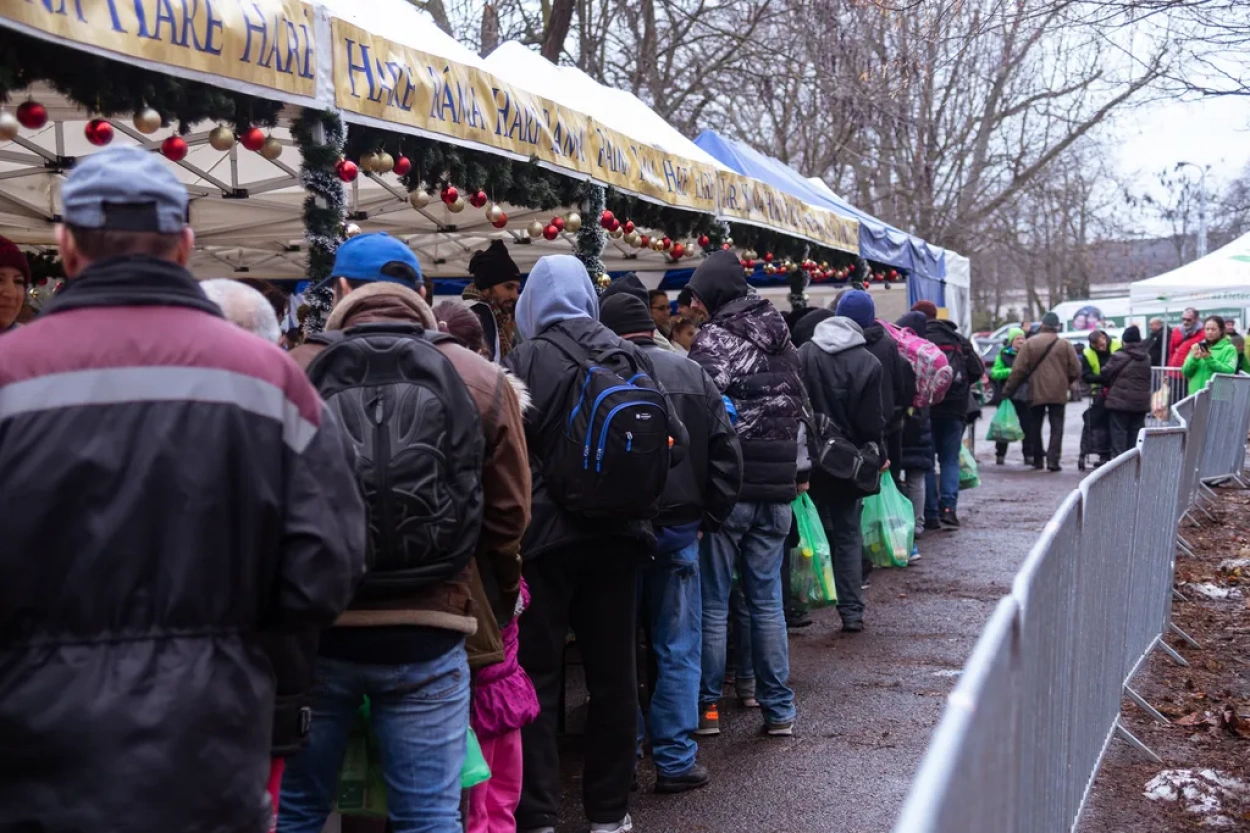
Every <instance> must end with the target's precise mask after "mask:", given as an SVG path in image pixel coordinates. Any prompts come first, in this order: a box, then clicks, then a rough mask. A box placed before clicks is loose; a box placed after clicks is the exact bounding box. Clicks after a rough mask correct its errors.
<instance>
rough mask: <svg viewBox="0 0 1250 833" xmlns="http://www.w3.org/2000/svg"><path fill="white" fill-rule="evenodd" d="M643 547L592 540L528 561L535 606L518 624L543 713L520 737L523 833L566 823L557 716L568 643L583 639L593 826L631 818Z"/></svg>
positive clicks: (586, 798) (586, 790)
mask: <svg viewBox="0 0 1250 833" xmlns="http://www.w3.org/2000/svg"><path fill="white" fill-rule="evenodd" d="M642 554H643V553H642V552H641V547H640V545H639V544H637V543H633V542H628V541H623V540H621V539H603V540H596V541H588V542H585V543H582V544H579V545H577V546H575V547H568V548H563V549H558V550H554V551H552V552H549V553H546V554H544V555H541V556H539V557H537V558H535V559H532V560H530V561H527V562H526V563H525V568H524V575H525V581H526V583H528V584H529V590H530V606H529V609H528V610H526V611H525V615H524V616H522V617H521V618H520V620H519V624H520V633H519V638H520V646H519V648H518V659H519V660H520V662H521V667H522V668H524V669H525V671H526V673H528V674H529V676H530V679H531V680H533V681H534V688H535V689H536V690H537V692H538V702H539V704H540V705H541V706H542V712H541V713H540V714H539V717H538V720H536V721H535V722H534V723H532V724H530V725H529V726H526V727H525V728H524V729H522V730H521V743H522V756H523V766H524V770H523V772H524V775H523V781H522V787H521V804H520V806H519V807H518V808H517V813H516V819H517V827H518V829H520V830H526V829H529V828H534V827H555V826H557V824H558V822H559V815H560V789H561V787H560V753H559V750H558V748H557V744H556V717H557V715H556V712H557V710H558V709H559V708H560V680H561V677H562V675H563V667H564V646H565V637H566V636H567V635H568V631H569V626H570V624H571V625H572V627H573V631H574V633H575V634H576V635H577V645H578V648H579V649H580V651H581V656H582V663H583V666H584V669H585V672H586V688H587V690H588V692H589V694H590V704H589V706H588V709H587V716H586V735H585V739H584V742H585V759H584V765H583V781H582V802H583V805H584V807H585V810H586V817H587V818H588V819H589V820H590V821H591V822H592V823H598V822H602V823H610V822H617V821H620V820H621V819H623V818H625V815H626V813H627V812H628V811H629V788H630V785H631V784H632V783H633V779H634V752H635V743H636V741H637V734H636V731H637V727H636V721H637V714H638V700H637V695H638V691H637V672H636V667H635V656H634V639H635V628H636V627H637V624H636V623H637V601H638V597H637V571H638V563H639V561H640V556H641V555H642Z"/></svg>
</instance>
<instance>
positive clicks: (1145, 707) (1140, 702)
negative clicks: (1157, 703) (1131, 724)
mask: <svg viewBox="0 0 1250 833" xmlns="http://www.w3.org/2000/svg"><path fill="white" fill-rule="evenodd" d="M1124 696H1125V697H1127V698H1128V699H1130V700H1132V701H1133V702H1134V703H1136V704H1137V708H1139V709H1141V710H1142V711H1144V712H1145V713H1146V714H1148V715H1150V716H1151V717H1153V718H1154V719H1155V720H1157V721H1159V722H1160V723H1165V724H1167V725H1169V726H1170V725H1171V724H1172V721H1170V720H1168V719H1167V718H1166V717H1164V716H1163V714H1162V713H1161V712H1160V711H1159V710H1158V709H1156V708H1155V707H1154V706H1152V705H1150V704H1149V703H1148V702H1146V698H1145V697H1142V696H1141V695H1140V694H1138V693H1137V692H1136V691H1133V689H1132V688H1130V687H1129V686H1125V687H1124Z"/></svg>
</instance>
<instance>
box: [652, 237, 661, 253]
mask: <svg viewBox="0 0 1250 833" xmlns="http://www.w3.org/2000/svg"><path fill="white" fill-rule="evenodd" d="M651 248H652V249H653V250H654V251H657V252H662V251H664V241H663V240H660V239H656V240H652V241H651Z"/></svg>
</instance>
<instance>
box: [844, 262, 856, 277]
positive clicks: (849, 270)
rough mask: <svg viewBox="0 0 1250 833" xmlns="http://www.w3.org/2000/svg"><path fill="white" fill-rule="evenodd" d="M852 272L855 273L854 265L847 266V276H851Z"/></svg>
mask: <svg viewBox="0 0 1250 833" xmlns="http://www.w3.org/2000/svg"><path fill="white" fill-rule="evenodd" d="M854 271H855V264H854V263H852V264H849V265H848V266H847V267H846V274H848V275H849V274H851V273H852V272H854Z"/></svg>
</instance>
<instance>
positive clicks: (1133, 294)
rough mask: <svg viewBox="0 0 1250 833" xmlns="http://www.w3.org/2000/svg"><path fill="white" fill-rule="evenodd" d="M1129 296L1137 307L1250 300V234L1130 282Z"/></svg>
mask: <svg viewBox="0 0 1250 833" xmlns="http://www.w3.org/2000/svg"><path fill="white" fill-rule="evenodd" d="M1129 298H1130V300H1131V301H1132V304H1133V307H1134V308H1138V307H1146V306H1150V307H1157V306H1158V305H1159V304H1164V305H1166V306H1168V307H1175V306H1176V305H1179V304H1188V303H1190V302H1195V303H1196V302H1199V301H1250V234H1245V235H1242V236H1241V237H1238V238H1237V239H1236V240H1234V241H1233V242H1231V243H1229V244H1228V245H1227V246H1224V247H1222V248H1219V249H1216V250H1215V251H1214V252H1211V254H1209V255H1207V256H1206V257H1204V258H1201V259H1199V260H1195V261H1194V262H1192V263H1187V264H1185V265H1184V266H1182V267H1180V268H1179V269H1173V270H1172V271H1171V272H1165V273H1164V274H1162V275H1156V276H1155V277H1153V278H1147V279H1146V280H1144V281H1136V282H1134V283H1132V284H1129ZM1207 306H1210V304H1208V305H1207Z"/></svg>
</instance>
